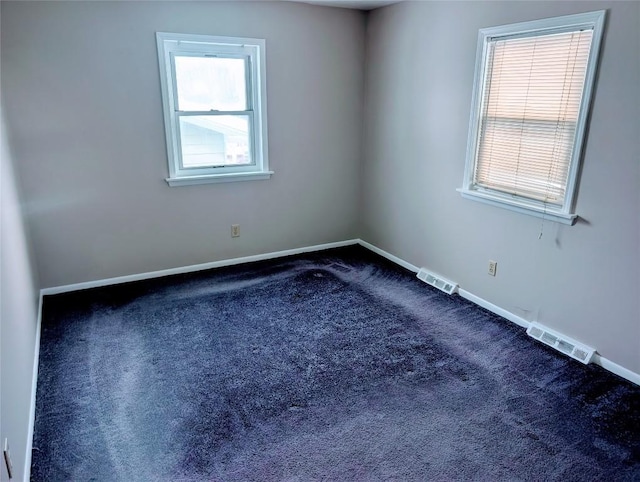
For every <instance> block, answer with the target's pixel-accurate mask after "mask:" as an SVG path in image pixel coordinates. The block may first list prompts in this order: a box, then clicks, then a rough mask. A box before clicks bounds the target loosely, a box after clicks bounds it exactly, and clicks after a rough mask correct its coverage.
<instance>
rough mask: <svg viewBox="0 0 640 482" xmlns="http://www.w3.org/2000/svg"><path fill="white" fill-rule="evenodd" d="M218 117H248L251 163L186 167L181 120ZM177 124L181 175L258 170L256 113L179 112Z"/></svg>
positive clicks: (176, 117) (178, 170)
mask: <svg viewBox="0 0 640 482" xmlns="http://www.w3.org/2000/svg"><path fill="white" fill-rule="evenodd" d="M205 116H207V117H218V116H239V117H240V116H243V117H247V123H248V132H247V136H248V141H249V158H250V162H248V163H242V164H218V165H214V164H211V165H206V166H197V167H194V166H185V163H184V160H183V149H184V147H183V146H184V145H183V142H182V137H183V133H182V129H181V127H180V126H181V123H180V118H181V117H205ZM175 123H176V130H177V136H178V142H179V144H178V156H179V159H178V166H177V173H178V174H179V175H192V176H193V175H196V176H197V175H205V174H207V173H210V172H211V171H212V170H218V171H222V170H225V169H233V170H234V171H240V172H242V171H255V169H256V165H257V163H256V157H255V154H254V153H255V146H254V139H255V136H254V113H253V111H213V112H211V111H204V112H198V111H192V112H181V111H177V112H176V113H175Z"/></svg>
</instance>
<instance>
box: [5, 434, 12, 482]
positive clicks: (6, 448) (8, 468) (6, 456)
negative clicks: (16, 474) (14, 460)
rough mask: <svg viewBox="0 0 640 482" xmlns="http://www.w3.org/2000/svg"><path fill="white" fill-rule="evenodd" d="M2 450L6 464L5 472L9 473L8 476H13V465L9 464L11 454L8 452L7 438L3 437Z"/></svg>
mask: <svg viewBox="0 0 640 482" xmlns="http://www.w3.org/2000/svg"><path fill="white" fill-rule="evenodd" d="M3 452H4V463H5V465H6V466H7V474H8V475H9V478H10V479H11V478H13V465H11V454H10V453H9V439H8V438H5V439H4V448H3Z"/></svg>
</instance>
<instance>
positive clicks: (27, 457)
mask: <svg viewBox="0 0 640 482" xmlns="http://www.w3.org/2000/svg"><path fill="white" fill-rule="evenodd" d="M43 296H44V295H43V294H42V290H40V296H39V299H38V319H37V321H36V342H35V343H36V346H35V347H34V349H33V372H32V375H31V401H30V402H29V403H30V405H29V428H28V432H27V447H26V453H25V454H24V470H23V471H22V473H23V474H24V479H23V480H24V482H29V481H30V480H31V457H32V454H33V432H34V429H35V423H36V392H37V389H38V366H39V364H40V332H41V327H42V302H43Z"/></svg>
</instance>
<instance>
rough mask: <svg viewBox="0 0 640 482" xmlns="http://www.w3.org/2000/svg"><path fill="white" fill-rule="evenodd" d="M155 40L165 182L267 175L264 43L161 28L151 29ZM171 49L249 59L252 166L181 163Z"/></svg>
mask: <svg viewBox="0 0 640 482" xmlns="http://www.w3.org/2000/svg"><path fill="white" fill-rule="evenodd" d="M156 41H157V47H158V62H159V67H160V86H161V89H162V108H163V113H164V125H165V136H166V141H167V158H168V164H169V177H168V178H167V179H166V181H167V183H168V184H169V186H186V185H194V184H208V183H219V182H235V181H251V180H262V179H269V178H270V177H271V175H272V174H273V171H270V170H269V159H268V142H267V104H266V92H267V87H266V61H265V41H264V40H263V39H254V38H240V37H219V36H211V35H191V34H178V33H166V32H157V33H156ZM174 53H180V54H196V55H197V54H204V53H206V54H214V55H215V54H220V53H223V54H224V53H228V54H232V55H233V54H242V55H243V56H246V57H248V58H249V62H250V68H249V73H248V79H247V81H248V83H249V85H250V86H251V87H250V89H249V92H248V95H249V97H250V98H249V99H248V100H249V105H250V106H251V109H252V110H253V116H252V129H251V133H252V136H251V139H250V142H251V144H252V150H251V153H252V160H253V161H254V163H253V164H251V165H244V166H221V167H207V168H200V169H194V168H190V169H184V168H182V167H181V162H180V142H179V138H178V129H179V127H178V119H177V115H176V112H177V109H176V105H177V99H176V93H175V89H174V87H175V79H174V78H173V76H174V72H173V68H172V62H171V56H172V54H174Z"/></svg>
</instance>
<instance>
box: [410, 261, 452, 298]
mask: <svg viewBox="0 0 640 482" xmlns="http://www.w3.org/2000/svg"><path fill="white" fill-rule="evenodd" d="M418 279H420V280H422V281H424V282H425V283H427V284H428V285H431V286H433V287H434V288H438V289H439V290H440V291H444V292H445V293H447V294H449V295H451V294H453V293H455V292H456V291H457V290H458V284H457V283H454V282H452V281H449V280H446V279H444V278H443V277H441V276H440V275H437V274H435V273H432V272H431V271H427V269H426V268H420V271H418Z"/></svg>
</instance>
